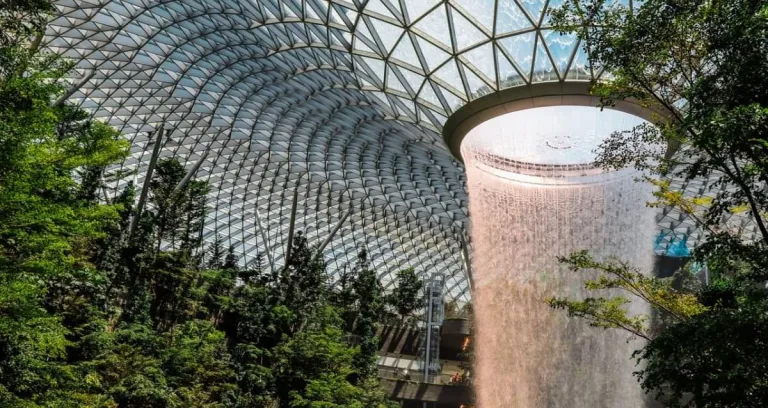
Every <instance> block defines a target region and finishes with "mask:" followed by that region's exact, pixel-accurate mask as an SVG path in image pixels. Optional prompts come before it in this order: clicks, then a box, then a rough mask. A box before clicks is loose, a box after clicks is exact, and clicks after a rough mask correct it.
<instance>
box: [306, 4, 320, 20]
mask: <svg viewBox="0 0 768 408" xmlns="http://www.w3.org/2000/svg"><path fill="white" fill-rule="evenodd" d="M320 15H323V13H318V12H317V11H316V10H315V9H314V7H313V6H312V5H311V2H307V3H306V4H305V5H304V18H306V19H308V20H320V21H324V20H323V19H322V18H320Z"/></svg>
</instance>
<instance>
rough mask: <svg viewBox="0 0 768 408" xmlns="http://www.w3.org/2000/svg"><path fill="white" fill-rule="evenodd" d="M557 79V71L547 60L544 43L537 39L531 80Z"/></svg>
mask: <svg viewBox="0 0 768 408" xmlns="http://www.w3.org/2000/svg"><path fill="white" fill-rule="evenodd" d="M557 79H558V78H557V72H556V71H555V68H554V67H553V66H552V62H551V61H550V60H549V54H547V50H546V49H545V48H544V44H543V43H542V41H541V39H539V41H538V44H537V45H536V63H535V66H534V67H533V77H532V78H531V82H546V81H555V80H557Z"/></svg>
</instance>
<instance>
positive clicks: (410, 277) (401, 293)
mask: <svg viewBox="0 0 768 408" xmlns="http://www.w3.org/2000/svg"><path fill="white" fill-rule="evenodd" d="M423 292H424V282H423V281H422V279H421V278H420V277H419V275H417V274H416V272H415V270H414V269H413V268H407V269H403V270H400V271H398V272H397V285H396V286H395V288H394V289H392V293H390V294H389V295H388V296H387V298H386V300H387V303H389V305H390V306H392V308H393V309H394V310H395V312H396V313H397V315H398V317H399V318H400V324H403V323H404V322H405V321H406V319H408V318H411V317H413V314H414V313H415V312H416V311H417V310H420V309H422V308H423V307H424V296H423Z"/></svg>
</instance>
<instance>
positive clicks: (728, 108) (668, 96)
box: [549, 0, 768, 407]
mask: <svg viewBox="0 0 768 408" xmlns="http://www.w3.org/2000/svg"><path fill="white" fill-rule="evenodd" d="M611 4H612V3H611ZM552 21H553V23H554V24H555V25H557V26H558V27H560V28H561V30H563V31H575V32H576V33H577V35H578V36H579V37H580V39H582V40H583V41H584V46H585V49H586V51H587V53H588V55H589V58H590V65H591V66H592V68H593V69H605V70H607V71H608V72H611V73H612V74H613V75H614V77H613V78H612V79H611V80H610V81H606V82H599V83H595V84H594V86H593V91H594V93H595V94H597V95H599V96H600V97H601V98H602V105H603V106H610V105H611V104H613V103H614V101H616V100H621V99H627V98H631V99H634V100H635V101H637V102H638V103H639V104H641V105H643V106H646V107H649V108H652V109H655V110H656V111H657V112H659V116H658V117H657V118H656V119H655V120H654V123H653V125H655V126H650V125H642V126H639V127H637V128H635V129H632V130H629V131H624V132H617V133H615V134H613V135H612V136H611V138H609V140H608V141H606V142H605V143H604V144H603V146H602V147H601V149H600V151H599V155H598V162H599V164H601V165H603V166H604V167H606V168H609V169H614V168H621V167H624V166H627V165H636V166H638V167H640V168H644V169H647V170H649V172H650V174H651V175H652V176H666V177H673V178H679V179H684V180H691V179H696V178H706V179H709V180H710V183H709V188H710V192H709V195H711V198H706V197H698V198H689V197H687V196H684V195H683V193H682V192H679V191H674V190H672V189H671V188H670V183H669V182H668V181H666V180H667V179H666V178H663V177H662V178H661V179H653V178H649V181H650V182H652V183H654V184H655V185H656V186H657V192H656V196H657V198H658V201H657V202H656V203H655V204H654V205H658V206H661V205H664V206H672V207H675V208H676V209H678V210H679V211H681V212H683V213H684V214H686V215H687V216H688V217H690V218H691V219H693V220H695V221H696V222H697V224H698V226H699V227H700V228H702V229H703V230H704V231H706V232H707V237H706V239H705V242H704V243H703V244H702V245H701V246H699V247H698V248H697V249H696V250H695V251H694V260H695V261H696V262H697V263H698V264H700V265H703V266H705V267H707V268H708V270H709V273H710V284H709V285H708V286H705V287H701V288H697V287H695V285H694V286H693V287H691V286H690V285H688V286H683V287H675V285H674V283H673V282H668V281H663V280H659V279H654V278H649V277H647V276H645V275H644V274H642V273H641V271H637V270H635V269H633V268H632V267H631V266H630V265H626V264H624V263H622V262H621V261H619V260H594V259H592V258H591V257H590V256H589V255H588V254H585V253H577V254H573V255H572V256H571V257H568V258H566V259H563V261H564V262H566V263H568V264H569V265H570V266H571V267H572V269H573V270H574V271H580V270H583V269H593V270H594V269H597V270H598V271H600V272H602V275H603V276H602V277H601V278H599V279H597V280H594V281H591V282H588V283H587V288H588V289H593V290H601V289H608V288H618V289H621V290H624V291H626V292H628V293H629V294H631V295H633V296H637V297H640V298H641V299H644V300H645V301H647V302H649V303H650V304H651V305H653V306H654V308H655V309H656V310H657V311H658V313H659V314H660V315H661V316H662V318H663V320H664V324H663V330H660V331H659V330H651V329H652V328H649V323H648V322H649V319H650V318H649V317H648V316H634V315H629V314H628V313H627V311H626V308H625V307H624V306H625V304H626V303H627V301H628V300H627V298H625V297H613V298H602V297H597V298H591V299H586V300H584V301H571V300H569V299H550V300H549V302H550V304H551V305H552V306H553V307H556V308H562V309H564V310H566V311H567V313H569V314H570V315H572V316H578V317H581V318H586V319H588V320H589V321H590V324H592V325H594V326H597V327H603V328H621V329H625V330H628V331H629V332H630V333H632V334H633V335H636V336H640V337H645V338H647V339H648V340H649V343H648V345H647V346H646V347H645V348H643V349H642V350H640V351H638V353H637V354H636V357H638V358H639V359H640V360H642V361H643V363H644V364H645V366H644V367H643V368H641V369H640V370H639V372H638V375H639V378H640V380H641V383H642V385H643V387H644V388H645V389H646V390H648V391H650V392H653V393H654V394H655V395H657V396H658V397H659V398H660V400H661V401H662V402H663V403H664V405H665V406H668V407H679V406H695V407H756V406H761V405H762V404H764V401H765V400H766V396H767V395H768V377H766V371H765V367H766V366H767V365H768V360H767V359H766V358H764V356H762V355H757V354H755V350H756V349H757V348H760V347H763V346H764V344H765V335H764V333H765V331H764V329H763V326H764V323H763V322H762V320H761V319H762V318H763V317H764V316H765V315H766V312H767V311H768V309H766V307H768V304H767V303H766V300H765V296H766V291H765V290H764V289H763V288H762V286H764V281H765V280H766V277H767V276H768V275H767V274H768V255H767V252H766V245H768V229H766V223H765V215H766V209H768V194H766V181H768V161H766V160H767V158H768V154H766V153H768V150H766V149H767V148H768V139H767V136H766V135H768V108H767V107H768V79H767V78H768V76H767V74H768V47H767V46H766V44H768V4H766V3H765V1H761V0H734V1H703V0H648V1H646V2H643V3H642V6H640V7H637V6H636V7H635V8H634V10H630V9H628V8H627V7H623V6H621V5H613V6H610V7H609V2H606V1H599V0H571V1H568V2H566V3H565V4H564V6H563V7H562V8H560V9H559V10H558V11H556V12H554V13H553V19H552ZM732 216H742V217H747V218H748V219H750V221H751V222H753V223H754V226H755V228H756V231H757V237H756V239H755V240H753V241H745V240H743V239H742V237H741V236H739V235H738V232H734V231H731V230H729V229H727V228H723V224H724V222H726V221H727V220H728V218H730V217H732ZM684 278H685V279H689V278H688V277H684ZM685 279H684V280H685Z"/></svg>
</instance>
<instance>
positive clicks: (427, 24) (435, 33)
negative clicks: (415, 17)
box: [414, 5, 453, 49]
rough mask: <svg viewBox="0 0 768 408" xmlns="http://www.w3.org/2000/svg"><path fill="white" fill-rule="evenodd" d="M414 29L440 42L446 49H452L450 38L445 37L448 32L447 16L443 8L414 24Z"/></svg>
mask: <svg viewBox="0 0 768 408" xmlns="http://www.w3.org/2000/svg"><path fill="white" fill-rule="evenodd" d="M414 28H416V29H417V30H421V31H422V32H424V33H425V34H427V35H428V36H430V37H431V38H433V39H435V40H436V41H440V42H441V44H442V45H445V46H446V48H448V49H453V48H452V47H451V40H450V37H448V36H446V34H447V33H448V32H449V29H448V15H447V14H446V13H445V7H443V6H442V5H440V7H438V8H436V9H435V10H433V11H432V12H431V13H429V14H427V16H426V17H424V18H423V19H422V20H421V21H419V22H418V23H416V25H415V26H414Z"/></svg>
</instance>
